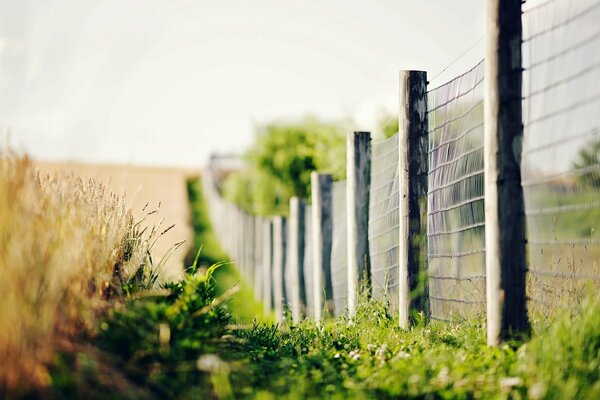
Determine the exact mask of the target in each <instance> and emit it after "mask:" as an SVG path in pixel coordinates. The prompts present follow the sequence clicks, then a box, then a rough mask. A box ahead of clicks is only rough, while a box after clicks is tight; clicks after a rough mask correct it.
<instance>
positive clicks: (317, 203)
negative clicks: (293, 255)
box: [310, 172, 333, 324]
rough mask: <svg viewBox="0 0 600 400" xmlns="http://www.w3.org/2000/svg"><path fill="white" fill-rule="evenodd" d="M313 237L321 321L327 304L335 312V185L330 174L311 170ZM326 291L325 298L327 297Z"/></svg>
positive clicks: (315, 290) (317, 308)
mask: <svg viewBox="0 0 600 400" xmlns="http://www.w3.org/2000/svg"><path fill="white" fill-rule="evenodd" d="M310 178H311V190H312V196H311V198H312V239H313V243H312V245H313V296H314V313H315V321H316V322H317V324H319V323H320V321H321V315H322V308H323V304H325V305H326V307H327V308H328V309H329V311H330V312H333V302H332V301H331V299H332V298H333V287H332V283H331V245H332V240H331V239H332V238H331V235H332V231H333V226H332V220H331V218H332V216H331V211H332V210H331V187H332V183H333V180H332V177H331V175H329V174H318V173H316V172H313V173H311V175H310ZM323 295H325V296H324V298H323Z"/></svg>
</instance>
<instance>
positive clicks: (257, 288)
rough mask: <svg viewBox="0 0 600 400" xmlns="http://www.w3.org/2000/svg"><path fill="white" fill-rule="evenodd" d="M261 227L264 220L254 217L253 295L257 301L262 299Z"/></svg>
mask: <svg viewBox="0 0 600 400" xmlns="http://www.w3.org/2000/svg"><path fill="white" fill-rule="evenodd" d="M263 226H264V220H263V219H262V218H260V217H256V219H255V222H254V263H253V265H254V295H255V297H256V299H257V300H260V299H261V298H262V293H263V286H262V285H263V276H262V271H263V266H262V262H263V247H264V246H263V229H264V228H263Z"/></svg>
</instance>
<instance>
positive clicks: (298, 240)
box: [287, 197, 306, 323]
mask: <svg viewBox="0 0 600 400" xmlns="http://www.w3.org/2000/svg"><path fill="white" fill-rule="evenodd" d="M288 232H289V236H288V237H289V242H288V265H287V270H288V272H289V277H290V280H289V282H288V284H289V286H288V287H287V289H288V293H289V295H288V296H289V297H290V298H289V299H288V300H289V304H290V308H291V312H292V320H293V321H294V322H295V323H298V322H300V318H301V316H302V315H301V313H302V306H303V305H306V292H305V288H304V202H303V201H302V200H301V199H299V198H298V197H292V198H291V199H290V220H289V225H288Z"/></svg>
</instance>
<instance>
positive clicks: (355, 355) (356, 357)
mask: <svg viewBox="0 0 600 400" xmlns="http://www.w3.org/2000/svg"><path fill="white" fill-rule="evenodd" d="M348 355H349V356H350V358H351V359H353V360H354V361H358V360H360V354H359V353H358V350H352V351H351V352H350V354H348Z"/></svg>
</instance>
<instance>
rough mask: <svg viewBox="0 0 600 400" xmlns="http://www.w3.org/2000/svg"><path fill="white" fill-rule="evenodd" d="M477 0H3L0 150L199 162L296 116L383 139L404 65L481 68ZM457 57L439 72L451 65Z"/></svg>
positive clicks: (433, 70) (453, 70) (47, 156)
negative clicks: (344, 124)
mask: <svg viewBox="0 0 600 400" xmlns="http://www.w3.org/2000/svg"><path fill="white" fill-rule="evenodd" d="M484 5H485V2H484V1H482V0H451V1H450V0H418V1H417V0H363V1H357V0H143V1H142V0H0V146H2V147H5V146H7V145H8V146H11V147H13V148H14V149H16V150H17V151H19V152H26V153H27V154H30V155H31V156H32V157H33V158H37V159H40V160H49V161H83V162H90V163H117V164H132V165H161V166H184V167H201V166H203V165H204V164H205V163H206V161H207V160H208V156H209V155H210V154H211V153H213V152H221V153H223V152H224V153H242V152H243V151H244V150H245V149H246V148H247V147H248V146H249V145H250V144H251V143H252V141H253V139H254V136H255V130H256V126H259V125H260V124H265V123H268V122H270V121H273V120H293V119H298V118H301V117H302V116H304V115H308V114H311V115H315V116H317V117H321V118H324V119H329V120H333V119H339V118H347V117H350V118H352V120H353V121H354V124H355V129H356V130H370V131H375V130H376V129H377V120H378V119H379V118H380V116H381V113H382V110H387V111H388V112H390V113H394V114H395V113H396V109H397V104H398V71H399V70H401V69H419V70H425V71H428V74H429V79H430V81H431V83H430V85H431V86H432V87H434V86H438V85H440V84H442V83H444V82H445V81H447V80H449V79H451V78H452V77H454V76H456V75H458V74H460V73H461V72H463V71H465V70H467V69H468V68H470V67H471V66H473V65H475V64H476V63H477V62H478V61H479V60H481V59H482V58H483V52H484V43H483V40H481V39H482V38H483V33H484V21H483V14H484ZM471 47H472V49H471V50H470V51H468V52H467V54H465V55H464V56H462V57H461V58H460V59H459V60H458V61H456V62H455V63H454V64H452V65H451V66H450V67H449V68H448V69H447V70H446V71H445V72H444V73H442V74H441V75H439V76H438V77H436V78H435V79H432V78H433V77H435V76H436V75H438V74H439V73H440V72H441V71H442V70H443V69H444V68H445V67H446V66H448V64H450V63H451V62H452V61H453V60H455V59H456V58H457V57H458V56H460V55H461V54H462V53H463V52H465V50H467V49H469V48H471Z"/></svg>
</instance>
